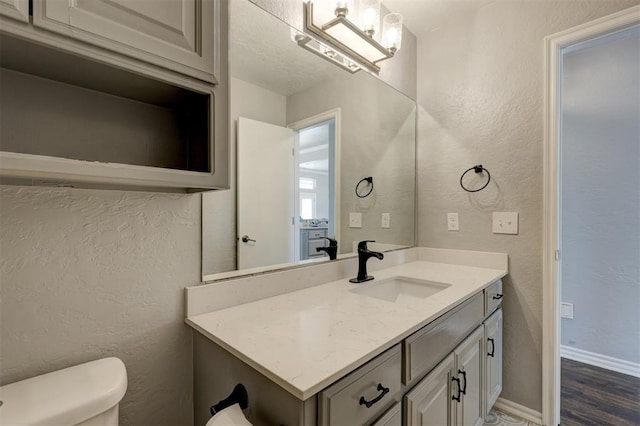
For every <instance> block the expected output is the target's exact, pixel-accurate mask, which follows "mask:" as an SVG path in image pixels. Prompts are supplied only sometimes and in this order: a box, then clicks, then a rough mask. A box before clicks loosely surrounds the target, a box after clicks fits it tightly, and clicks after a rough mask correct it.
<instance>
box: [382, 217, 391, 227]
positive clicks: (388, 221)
mask: <svg viewBox="0 0 640 426" xmlns="http://www.w3.org/2000/svg"><path fill="white" fill-rule="evenodd" d="M380 226H382V227H383V228H391V213H382V223H381V224H380Z"/></svg>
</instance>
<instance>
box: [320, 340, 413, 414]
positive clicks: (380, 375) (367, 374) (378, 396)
mask: <svg viewBox="0 0 640 426" xmlns="http://www.w3.org/2000/svg"><path fill="white" fill-rule="evenodd" d="M401 371H402V356H401V352H400V345H396V346H394V347H393V348H391V349H389V350H388V351H386V352H385V353H383V354H382V355H380V356H378V357H377V358H375V359H374V360H372V361H370V362H368V363H367V364H365V365H364V366H362V367H360V368H359V369H358V370H356V371H354V372H353V373H351V374H349V375H348V376H345V377H344V378H342V379H340V380H339V381H338V382H336V383H334V384H333V385H331V386H329V387H328V388H326V389H325V390H323V391H322V392H320V394H319V395H318V404H319V410H318V411H319V413H318V417H319V418H318V424H319V425H323V426H328V425H333V426H340V425H345V426H346V425H362V424H366V423H369V422H371V421H372V420H374V419H375V418H376V417H378V416H380V415H381V414H382V413H383V412H384V411H385V410H386V409H388V408H389V407H390V406H391V405H393V404H395V403H397V402H398V399H399V398H400V389H401V386H402V385H401V383H400V374H401ZM386 389H388V391H387V390H386ZM376 400H377V401H376ZM374 401H375V402H374ZM361 402H362V403H361ZM365 402H369V403H370V404H369V407H367V406H366V405H365V404H364V403H365Z"/></svg>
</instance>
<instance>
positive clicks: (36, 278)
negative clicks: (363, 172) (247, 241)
mask: <svg viewBox="0 0 640 426" xmlns="http://www.w3.org/2000/svg"><path fill="white" fill-rule="evenodd" d="M199 243H200V196H199V195H169V194H157V193H142V192H123V191H98V190H80V189H51V188H32V187H18V186H0V259H1V260H0V384H6V383H11V382H14V381H16V380H21V379H24V378H27V377H31V376H35V375H39V374H43V373H46V372H50V371H53V370H57V369H60V368H65V367H69V366H71V365H75V364H79V363H82V362H86V361H89V360H93V359H97V358H101V357H106V356H116V357H119V358H121V359H122V360H123V361H124V363H125V365H126V366H127V371H128V376H129V377H128V379H129V385H128V390H127V393H126V395H125V397H124V400H123V402H122V405H121V407H120V409H121V411H120V420H121V424H122V425H125V426H126V425H167V426H168V425H189V424H191V422H192V420H191V419H192V407H191V405H192V355H191V329H190V328H189V327H188V326H187V325H186V324H184V309H183V289H184V287H186V286H190V285H195V284H197V283H198V281H199V277H200V275H199V264H200V262H199V258H200V244H199Z"/></svg>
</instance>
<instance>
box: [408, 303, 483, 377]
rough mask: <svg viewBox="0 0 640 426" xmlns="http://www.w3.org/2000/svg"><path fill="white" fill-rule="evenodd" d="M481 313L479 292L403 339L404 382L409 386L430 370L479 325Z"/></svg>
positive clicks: (481, 304)
mask: <svg viewBox="0 0 640 426" xmlns="http://www.w3.org/2000/svg"><path fill="white" fill-rule="evenodd" d="M483 313H484V307H483V295H482V293H478V294H476V295H475V296H473V297H472V298H471V299H469V300H468V301H466V302H464V303H463V304H462V305H461V306H459V307H457V308H454V309H452V310H451V311H450V312H448V313H447V314H445V315H443V316H442V317H440V318H438V319H437V320H435V321H434V322H432V323H431V324H429V325H427V326H426V327H424V328H423V329H422V330H419V331H417V332H415V333H414V334H412V335H411V336H409V337H408V338H407V339H405V341H404V342H403V344H404V361H405V362H404V371H403V375H402V381H403V383H404V384H405V385H406V384H409V383H410V382H411V381H412V380H414V379H416V378H418V377H421V376H422V375H423V374H425V373H427V372H429V371H430V370H431V369H433V368H434V367H435V366H436V365H437V364H438V363H439V362H440V361H441V360H443V359H444V358H445V357H446V356H447V354H448V353H449V352H451V351H452V350H453V349H454V348H455V346H456V345H457V344H458V343H460V342H461V341H462V339H464V338H465V337H466V336H467V335H468V334H469V332H470V331H471V330H473V328H474V327H475V326H476V325H478V324H480V323H481V322H482V319H483V318H484V315H483Z"/></svg>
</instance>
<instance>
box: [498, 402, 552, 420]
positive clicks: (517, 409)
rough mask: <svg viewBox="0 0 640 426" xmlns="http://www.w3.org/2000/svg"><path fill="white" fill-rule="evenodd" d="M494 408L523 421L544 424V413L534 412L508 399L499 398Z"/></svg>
mask: <svg viewBox="0 0 640 426" xmlns="http://www.w3.org/2000/svg"><path fill="white" fill-rule="evenodd" d="M493 408H495V409H496V410H498V411H502V412H503V413H506V414H509V415H512V416H513V417H519V418H521V419H523V420H527V421H529V422H533V423H535V424H537V425H541V424H542V413H540V412H539V411H536V410H532V409H531V408H529V407H525V406H524V405H520V404H517V403H515V402H513V401H509V400H508V399H504V398H498V400H497V401H496V403H495V404H494V406H493Z"/></svg>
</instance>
